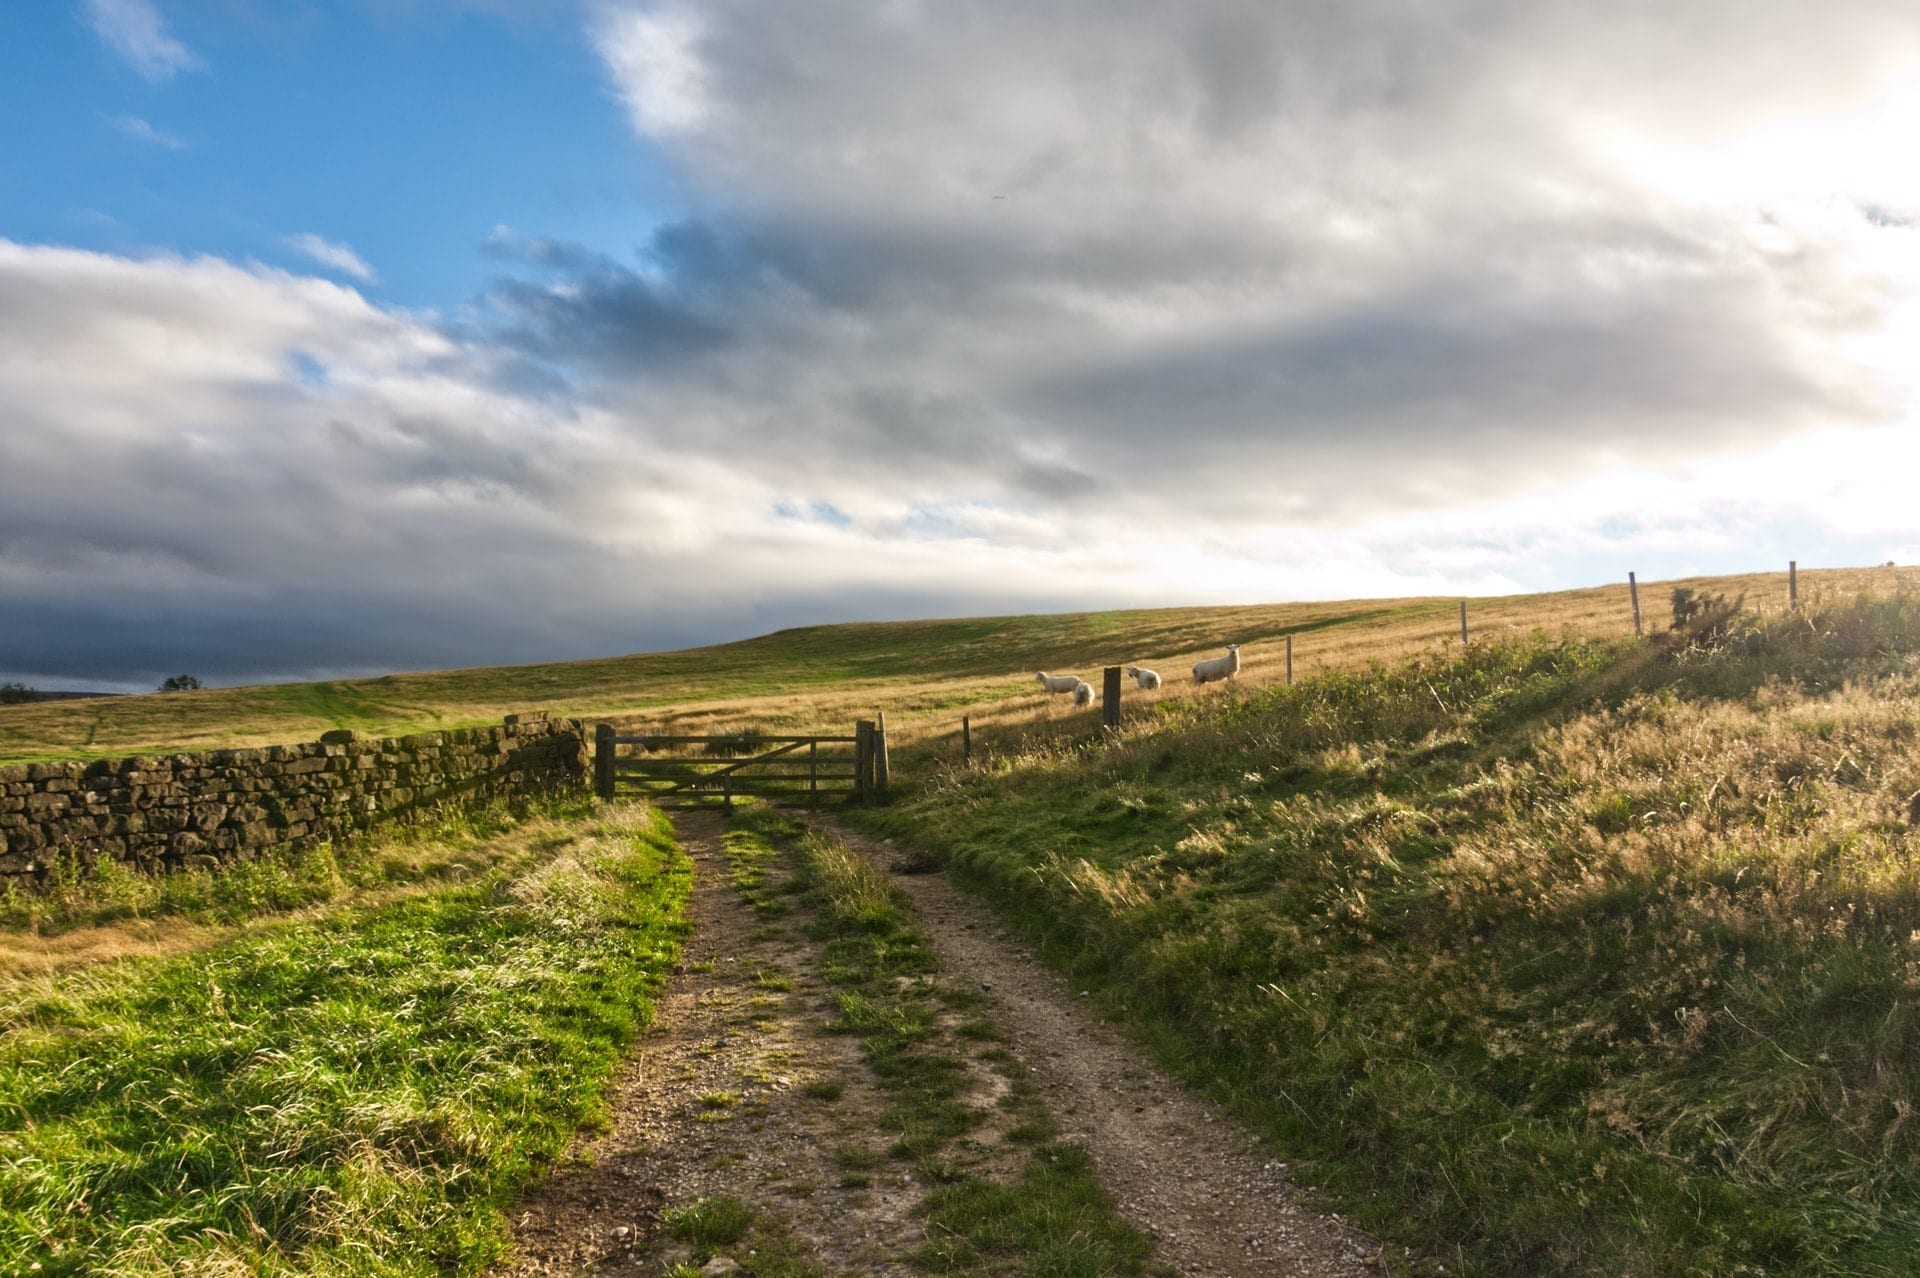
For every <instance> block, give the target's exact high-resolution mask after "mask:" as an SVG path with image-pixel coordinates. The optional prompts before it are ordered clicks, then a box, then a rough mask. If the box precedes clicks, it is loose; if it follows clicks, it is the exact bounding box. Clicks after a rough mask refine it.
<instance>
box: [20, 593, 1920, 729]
mask: <svg viewBox="0 0 1920 1278" xmlns="http://www.w3.org/2000/svg"><path fill="white" fill-rule="evenodd" d="M1903 577H1904V578H1907V579H1911V578H1913V577H1914V574H1913V573H1911V572H1906V571H1903V570H1895V569H1868V570H1829V571H1823V572H1803V573H1801V574H1800V584H1801V590H1802V593H1803V594H1804V595H1808V596H1815V595H1818V594H1820V593H1822V592H1825V593H1828V594H1836V593H1849V592H1852V591H1854V590H1856V589H1858V588H1859V587H1860V586H1861V585H1862V584H1863V583H1869V582H1877V583H1881V584H1883V585H1884V584H1885V583H1887V582H1889V581H1892V580H1895V579H1900V578H1903ZM1676 584H1692V585H1695V586H1705V587H1708V588H1711V589H1714V590H1721V591H1726V592H1729V593H1741V592H1744V593H1746V595H1747V596H1748V599H1749V602H1750V603H1751V604H1752V605H1754V606H1756V607H1760V608H1768V609H1779V608H1781V607H1783V606H1784V605H1785V601H1786V593H1787V588H1786V575H1785V574H1784V573H1772V574H1756V575H1753V576H1749V577H1728V578H1716V579H1710V580H1704V581H1699V580H1696V581H1692V582H1690V583H1676V582H1663V583H1645V584H1643V586H1642V588H1641V592H1640V594H1641V605H1642V607H1643V609H1644V610H1645V613H1646V619H1647V624H1648V627H1649V628H1650V629H1658V628H1661V627H1664V626H1665V625H1666V624H1667V619H1668V615H1669V614H1668V610H1667V600H1668V596H1669V594H1670V592H1671V589H1672V587H1673V586H1674V585H1676ZM1457 607H1458V601H1457V600H1452V599H1387V600H1357V601H1347V602H1336V603H1300V604H1273V605H1261V606H1251V607H1235V608H1165V609H1149V610H1140V611H1130V612H1102V613H1069V614H1061V615H1057V616H1027V617H988V618H971V619H963V620H948V621H917V622H897V623H868V624H853V625H839V626H817V627H811V628H807V629H800V630H787V631H782V632H780V633H778V634H774V635H766V636H762V637H760V638H756V639H748V640H744V641H742V642H739V643H731V644H722V645H718V646H715V647H710V648H696V649H689V650H687V651H683V652H665V653H646V654H640V655H636V656H629V657H612V658H606V659H602V660H593V661H576V662H567V663H561V664H555V665H539V666H503V667H496V668H489V669H475V670H447V671H437V672H432V673H426V674H396V675H388V676H385V677H382V678H378V679H354V680H339V681H334V682H326V683H298V684H276V685H263V686H257V687H246V688H219V689H209V690H205V691H200V692H181V693H166V694H155V695H149V696H139V697H113V698H102V699H99V700H92V701H66V702H45V703H38V704H29V705H18V706H0V762H18V761H28V760H40V759H52V758H80V757H96V756H122V755H128V754H134V753H142V752H145V753H155V752H167V751H173V750H200V749H210V748H215V747H222V746H251V745H265V744H274V743H279V742H291V741H311V740H313V739H315V738H316V737H318V736H319V734H320V733H322V732H324V731H327V730H329V729H332V728H353V729H356V730H359V731H362V732H366V733H372V734H392V733H404V732H410V731H419V730H424V729H429V728H440V727H459V726H467V725H472V724H479V723H492V722H498V721H499V719H500V717H501V716H502V715H505V714H509V713H515V712H522V711H531V710H542V709H544V710H550V711H552V712H554V713H556V714H567V715H579V716H584V717H590V718H601V717H605V718H611V719H614V720H616V721H618V722H620V723H622V724H623V725H636V726H637V725H641V724H645V725H648V726H652V727H654V728H656V729H668V728H672V729H675V730H680V731H703V730H708V729H712V730H731V729H733V728H738V727H743V726H748V725H752V726H760V727H765V728H770V729H771V728H795V727H804V728H812V729H816V730H839V729H845V728H848V727H850V726H851V724H852V722H853V721H854V720H855V719H856V718H862V717H869V716H871V715H872V714H873V712H874V711H876V710H884V711H886V713H887V717H888V720H889V726H890V728H891V729H892V730H893V731H894V732H895V733H896V739H898V740H914V739H918V738H919V737H922V736H927V735H946V734H951V733H954V732H957V731H958V727H959V719H960V716H961V715H962V714H968V715H971V716H972V717H973V719H974V722H975V724H976V726H978V727H983V728H988V729H991V728H993V727H994V726H996V725H1001V724H1008V725H1018V724H1021V723H1024V722H1025V721H1026V720H1028V719H1031V718H1032V717H1033V716H1034V714H1035V712H1036V711H1037V710H1038V709H1039V707H1040V702H1041V699H1040V698H1039V697H1038V696H1037V695H1036V694H1037V685H1035V684H1034V683H1033V672H1034V671H1035V670H1042V669H1044V670H1049V671H1054V672H1062V671H1068V672H1078V673H1080V674H1081V675H1083V676H1084V677H1086V678H1087V679H1088V680H1089V681H1090V682H1093V683H1095V684H1098V682H1099V668H1100V667H1101V666H1104V665H1117V664H1145V665H1151V666H1155V667H1157V668H1158V669H1160V670H1161V672H1162V673H1163V674H1166V675H1168V676H1169V682H1170V684H1175V685H1176V686H1175V687H1173V688H1170V694H1172V695H1184V692H1183V691H1182V690H1181V689H1180V688H1179V686H1178V685H1177V683H1176V680H1180V679H1184V675H1185V671H1186V669H1187V667H1188V666H1190V665H1191V664H1192V663H1193V662H1194V661H1195V660H1197V659H1198V658H1200V657H1203V656H1211V655H1215V654H1217V653H1218V652H1219V651H1220V650H1221V648H1222V647H1223V646H1224V645H1225V644H1227V643H1231V642H1237V643H1240V644H1242V645H1243V648H1244V650H1243V653H1242V656H1243V659H1244V660H1245V662H1246V667H1247V668H1246V671H1245V673H1244V675H1243V678H1244V679H1245V681H1247V682H1249V683H1251V684H1252V685H1254V686H1261V685H1264V684H1266V683H1270V682H1272V681H1274V680H1276V679H1278V678H1281V677H1282V673H1283V670H1282V647H1281V641H1282V640H1283V639H1284V637H1285V636H1286V635H1289V634H1292V635H1294V636H1296V640H1295V665H1296V673H1297V674H1299V675H1301V676H1306V675H1310V674H1313V673H1316V672H1318V671H1321V670H1332V669H1358V668H1364V667H1365V666H1366V665H1367V664H1368V663H1369V662H1372V661H1377V660H1390V659H1393V658H1395V657H1398V656H1400V655H1403V654H1405V653H1407V652H1411V651H1423V650H1430V649H1433V648H1437V647H1441V646H1444V645H1446V644H1448V643H1457V641H1458V624H1459V623H1458V613H1457ZM1470 608H1471V623H1472V626H1473V629H1474V632H1475V633H1476V634H1478V635H1481V636H1484V637H1495V636H1499V635H1509V634H1515V633H1526V632H1530V631H1532V630H1534V629H1536V628H1544V629H1546V630H1547V631H1549V632H1552V633H1560V632H1561V631H1570V632H1573V633H1578V634H1582V635H1591V636H1625V635H1628V634H1631V633H1632V624H1633V623H1632V613H1631V611H1630V609H1629V607H1628V602H1627V588H1626V586H1625V585H1624V584H1622V585H1617V586H1605V587H1596V588H1592V589H1587V590H1571V591H1562V592H1559V593H1556V594H1545V595H1519V596H1513V597H1510V598H1490V599H1475V600H1472V601H1470Z"/></svg>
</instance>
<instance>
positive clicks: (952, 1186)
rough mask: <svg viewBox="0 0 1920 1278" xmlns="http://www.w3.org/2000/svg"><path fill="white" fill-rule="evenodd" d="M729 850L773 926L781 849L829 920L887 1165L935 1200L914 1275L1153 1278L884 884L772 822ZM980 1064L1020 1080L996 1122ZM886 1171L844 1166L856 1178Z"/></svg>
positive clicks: (860, 864) (849, 1029) (859, 1163)
mask: <svg viewBox="0 0 1920 1278" xmlns="http://www.w3.org/2000/svg"><path fill="white" fill-rule="evenodd" d="M726 847H727V855H728V858H729V861H730V863H731V864H732V867H733V871H734V882H735V885H736V886H737V887H739V888H740V889H741V891H742V893H743V895H745V896H746V899H747V900H748V901H749V903H751V904H753V905H754V906H755V907H756V908H757V909H762V910H763V912H766V911H767V910H778V909H779V908H781V907H782V906H783V905H784V902H782V901H781V900H780V899H779V897H778V896H777V895H775V892H776V889H775V888H774V887H773V886H771V882H772V881H771V878H770V876H769V875H768V874H767V872H766V871H767V867H768V866H769V865H770V864H771V863H772V862H773V861H774V860H775V859H776V858H778V857H779V856H780V855H781V854H782V850H783V849H787V850H790V851H791V853H792V854H793V855H794V856H796V857H797V865H798V870H799V873H798V881H799V883H800V884H801V886H802V887H803V888H804V890H805V894H806V899H807V900H808V902H809V903H810V904H811V905H812V906H813V907H815V908H816V909H817V911H818V916H817V919H816V921H815V922H814V923H813V924H812V925H811V931H812V933H813V935H814V936H815V938H816V939H818V940H821V941H823V942H824V943H825V944H824V947H823V949H822V953H821V960H820V962H821V974H822V975H823V976H824V977H825V978H826V979H827V981H828V983H829V984H831V985H832V986H834V987H835V989H836V990H837V994H836V999H837V1002H838V1005H839V1017H838V1020H837V1022H836V1024H835V1028H837V1029H838V1030H840V1031H841V1032H843V1033H848V1034H853V1035H856V1036H858V1038H859V1040H860V1043H861V1046H862V1048H863V1050H864V1052H865V1054H866V1057H867V1060H868V1062H869V1063H870V1064H871V1065H872V1067H873V1069H874V1072H875V1074H876V1075H877V1077H878V1078H879V1080H880V1083H881V1086H882V1088H883V1089H884V1090H885V1092H886V1093H887V1095H888V1097H889V1101H890V1103H889V1105H888V1107H887V1109H886V1110H885V1112H884V1113H883V1114H882V1115H881V1118H880V1123H879V1125H880V1128H881V1130H882V1131H883V1132H884V1133H885V1134H886V1135H887V1136H888V1137H889V1138H890V1144H889V1145H888V1147H887V1149H886V1151H885V1154H884V1155H883V1156H880V1157H884V1158H886V1159H891V1160H894V1161H897V1162H902V1163H906V1164H908V1165H910V1166H911V1167H912V1168H913V1171H914V1174H915V1176H916V1177H917V1179H918V1180H919V1181H920V1183H921V1184H922V1185H923V1186H925V1187H926V1189H927V1196H926V1198H925V1199H924V1200H923V1201H922V1203H921V1204H920V1208H919V1210H920V1212H921V1213H922V1214H923V1215H924V1216H925V1218H926V1220H927V1233H928V1237H929V1241H928V1242H927V1243H926V1245H925V1246H924V1247H922V1248H921V1250H920V1252H919V1254H918V1255H917V1256H916V1258H915V1259H916V1262H917V1263H918V1264H919V1265H920V1266H921V1267H922V1268H924V1269H926V1270H927V1271H928V1272H931V1273H946V1274H984V1273H995V1274H999V1273H1022V1274H1029V1275H1036V1276H1037V1275H1048V1276H1050V1278H1095V1276H1112V1275H1126V1274H1141V1273H1146V1272H1148V1269H1147V1264H1146V1262H1147V1256H1148V1253H1149V1251H1150V1243H1149V1242H1148V1240H1147V1239H1146V1238H1145V1237H1144V1236H1143V1235H1141V1234H1140V1233H1139V1232H1138V1231H1137V1230H1135V1229H1134V1228H1132V1227H1131V1226H1130V1225H1127V1224H1126V1223H1125V1222H1124V1221H1122V1220H1120V1218H1119V1217H1118V1216H1117V1215H1116V1214H1115V1213H1114V1210H1113V1205H1112V1203H1111V1201H1110V1200H1109V1199H1108V1198H1107V1196H1106V1193H1105V1191H1104V1190H1103V1189H1101V1187H1100V1185H1099V1183H1098V1181H1096V1180H1095V1179H1094V1177H1093V1174H1092V1171H1091V1169H1090V1167H1089V1165H1088V1162H1087V1158H1086V1155H1085V1154H1084V1153H1083V1152H1082V1151H1081V1150H1079V1149H1078V1148H1077V1147H1075V1146H1072V1145H1068V1144H1064V1143H1061V1142H1059V1141H1057V1140H1055V1136H1056V1134H1057V1133H1056V1132H1055V1129H1054V1127H1053V1124H1052V1122H1051V1120H1050V1119H1049V1117H1048V1116H1047V1114H1046V1112H1045V1109H1044V1107H1043V1106H1042V1105H1041V1103H1040V1102H1039V1099H1038V1097H1037V1096H1036V1095H1035V1093H1034V1091H1033V1089H1032V1087H1031V1085H1030V1084H1028V1083H1027V1082H1026V1080H1025V1079H1024V1078H1023V1077H1022V1076H1021V1075H1020V1073H1019V1071H1018V1068H1017V1066H1016V1065H1015V1064H1014V1063H1013V1061H1012V1060H1011V1059H1010V1058H1009V1057H1008V1056H1007V1054H1006V1052H1005V1051H1004V1049H1001V1048H998V1047H996V1046H993V1042H994V1039H995V1038H996V1037H997V1035H996V1033H995V1031H994V1029H993V1027H992V1025H991V1023H990V1022H989V1021H987V1020H985V1019H983V1018H982V1017H981V1016H979V1015H978V1013H979V1011H980V1010H981V1009H982V1007H983V1006H984V1004H985V1000H984V999H983V998H982V997H981V996H979V995H977V994H974V993H972V992H971V991H967V990H962V989H959V988H957V987H955V986H952V985H950V984H948V983H946V982H944V981H942V980H941V979H940V978H939V967H940V964H939V960H938V958H937V957H936V956H935V955H934V953H933V950H932V948H931V946H930V945H929V944H928V942H927V940H926V938H925V936H924V935H923V934H921V933H920V932H919V930H918V929H917V928H916V927H915V926H914V923H913V918H912V913H911V909H910V907H909V906H908V905H907V903H906V901H905V900H904V898H902V897H901V896H900V895H899V894H898V893H897V892H896V891H894V889H893V888H892V887H891V885H889V884H888V883H887V882H886V880H885V878H884V876H882V875H881V874H879V873H878V872H876V871H875V870H874V869H873V868H872V867H871V866H870V865H868V864H867V862H866V861H865V860H863V859H862V858H861V857H859V856H858V855H857V854H855V853H853V852H852V851H850V850H849V849H847V848H846V847H844V846H843V845H841V844H839V843H837V842H835V841H833V840H830V839H827V838H823V837H821V836H819V835H817V834H812V833H809V832H808V831H807V830H806V829H805V827H804V826H801V825H799V824H797V823H795V822H793V821H791V820H788V819H786V818H783V817H780V816H777V815H774V814H772V813H769V812H767V811H765V810H758V811H754V812H752V813H750V814H748V815H747V816H745V817H743V818H741V819H740V820H739V821H738V822H737V823H736V825H735V828H734V829H732V830H731V831H729V833H728V835H727V838H726ZM970 1055H971V1056H972V1057H974V1058H975V1059H985V1060H991V1061H992V1062H993V1064H994V1066H995V1068H997V1069H998V1070H1000V1071H1002V1073H1003V1074H1004V1075H1005V1076H1008V1077H1010V1078H1011V1080H1012V1087H1011V1090H1010V1091H1009V1093H1008V1094H1007V1095H1006V1096H1005V1097H1004V1098H1003V1099H1002V1100H1001V1101H999V1102H998V1103H997V1107H996V1108H991V1109H990V1108H987V1107H983V1106H981V1105H978V1104H974V1103H972V1102H971V1092H972V1089H973V1078H972V1070H971V1068H970V1065H969V1056H970ZM989 1123H992V1124H994V1125H996V1126H1000V1127H1004V1133H1003V1139H1002V1140H1000V1141H997V1142H995V1143H996V1145H998V1146H999V1149H998V1150H992V1149H990V1148H989V1146H987V1145H986V1144H984V1143H983V1142H980V1141H978V1140H975V1139H973V1137H974V1136H975V1135H977V1134H979V1133H980V1132H981V1129H982V1127H983V1126H984V1125H987V1124H989ZM1008 1150H1011V1151H1013V1157H1012V1161H1011V1163H1009V1161H1008V1157H1007V1153H1006V1151H1008ZM876 1161H879V1157H876V1156H875V1155H873V1154H870V1153H868V1152H867V1151H864V1150H857V1149H848V1150H844V1151H842V1163H843V1165H844V1166H845V1167H846V1168H847V1169H848V1171H849V1174H850V1175H856V1176H857V1175H860V1174H862V1173H864V1172H865V1171H867V1170H869V1169H870V1168H871V1167H872V1165H873V1164H874V1163H875V1162H876ZM1009 1171H1010V1172H1011V1175H1009V1174H1008V1173H1009Z"/></svg>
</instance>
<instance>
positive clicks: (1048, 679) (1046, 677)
mask: <svg viewBox="0 0 1920 1278" xmlns="http://www.w3.org/2000/svg"><path fill="white" fill-rule="evenodd" d="M1033 677H1034V678H1036V679H1038V680H1039V681H1040V682H1041V684H1042V685H1044V686H1045V688H1046V690H1047V691H1048V692H1072V691H1073V690H1074V689H1075V688H1078V687H1080V686H1081V683H1080V676H1079V675H1050V674H1048V673H1047V672H1046V671H1044V670H1042V671H1040V672H1039V673H1038V674H1036V675H1034V676H1033Z"/></svg>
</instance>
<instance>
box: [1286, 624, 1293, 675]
mask: <svg viewBox="0 0 1920 1278" xmlns="http://www.w3.org/2000/svg"><path fill="white" fill-rule="evenodd" d="M1287 686H1288V687H1289V688H1291V687H1292V686H1293V636H1292V635H1288V636H1287Z"/></svg>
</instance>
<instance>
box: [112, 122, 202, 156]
mask: <svg viewBox="0 0 1920 1278" xmlns="http://www.w3.org/2000/svg"><path fill="white" fill-rule="evenodd" d="M102 118H103V119H105V120H106V122H107V123H108V124H111V125H112V126H113V127H114V128H116V129H118V130H120V132H122V133H124V134H126V135H127V136H128V137H130V138H134V139H136V140H137V141H141V142H146V143H148V144H150V145H153V146H159V147H165V148H166V149H167V150H169V151H181V150H185V149H186V145H187V144H186V143H185V142H182V141H181V140H180V139H179V138H177V137H175V136H174V135H173V134H171V133H168V132H166V131H165V130H163V129H156V128H154V127H153V125H152V124H151V123H149V122H148V121H146V120H143V119H141V118H140V117H139V116H137V115H109V116H104V117H102Z"/></svg>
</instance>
